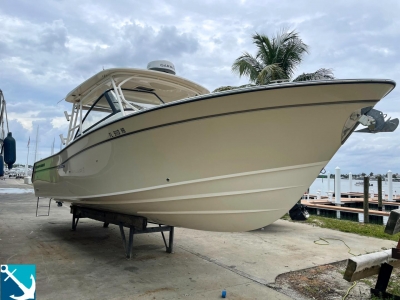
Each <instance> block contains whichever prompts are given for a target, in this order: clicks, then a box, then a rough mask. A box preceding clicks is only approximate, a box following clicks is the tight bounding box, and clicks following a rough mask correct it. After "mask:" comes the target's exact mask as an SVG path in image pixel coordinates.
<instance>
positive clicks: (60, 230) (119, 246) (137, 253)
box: [41, 221, 166, 259]
mask: <svg viewBox="0 0 400 300" xmlns="http://www.w3.org/2000/svg"><path fill="white" fill-rule="evenodd" d="M70 226H71V225H69V224H67V223H64V222H48V223H47V224H46V226H43V227H42V231H41V232H42V233H43V234H44V235H45V237H44V238H42V239H41V241H42V242H48V243H51V242H56V243H58V244H61V245H63V247H67V248H71V249H70V251H72V252H74V253H82V254H84V255H90V256H92V257H93V258H98V259H106V258H109V257H110V256H112V257H114V258H123V259H125V250H124V247H123V242H122V238H121V234H120V230H119V228H118V227H117V226H115V225H112V224H110V225H109V227H108V228H103V227H102V223H100V222H93V221H80V222H79V224H78V227H77V229H76V231H72V230H71V227H70ZM125 231H127V230H125ZM125 234H127V232H126V233H125ZM149 251H151V255H149ZM160 253H162V254H164V253H165V246H164V243H163V240H162V237H161V234H153V235H150V234H140V235H136V236H134V242H133V250H132V254H133V257H132V259H136V258H139V259H145V258H146V257H147V258H156V257H157V256H158V255H160ZM165 254H166V253H165Z"/></svg>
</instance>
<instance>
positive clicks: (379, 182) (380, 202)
mask: <svg viewBox="0 0 400 300" xmlns="http://www.w3.org/2000/svg"><path fill="white" fill-rule="evenodd" d="M378 210H379V211H382V176H378Z"/></svg>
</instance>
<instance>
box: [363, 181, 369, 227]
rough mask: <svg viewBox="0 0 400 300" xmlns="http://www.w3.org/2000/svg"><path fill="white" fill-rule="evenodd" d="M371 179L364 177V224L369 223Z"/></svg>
mask: <svg viewBox="0 0 400 300" xmlns="http://www.w3.org/2000/svg"><path fill="white" fill-rule="evenodd" d="M368 192H369V177H367V176H365V177H364V223H369V198H368V197H369V193H368Z"/></svg>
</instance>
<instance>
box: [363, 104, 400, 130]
mask: <svg viewBox="0 0 400 300" xmlns="http://www.w3.org/2000/svg"><path fill="white" fill-rule="evenodd" d="M368 109H369V108H368ZM363 110H364V109H363ZM363 110H361V113H362V116H361V117H360V119H359V120H358V122H360V123H361V124H362V125H364V126H367V128H363V129H360V130H357V131H355V132H365V133H378V132H393V131H395V130H396V128H397V126H399V119H397V118H396V119H391V118H389V119H387V120H386V121H385V118H386V115H384V114H383V113H382V112H381V111H379V110H376V109H373V108H371V109H369V110H368V111H366V112H364V111H363Z"/></svg>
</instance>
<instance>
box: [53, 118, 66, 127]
mask: <svg viewBox="0 0 400 300" xmlns="http://www.w3.org/2000/svg"><path fill="white" fill-rule="evenodd" d="M50 123H51V125H53V128H56V129H67V128H68V124H69V122H68V121H67V120H66V119H65V117H55V118H53V119H52V120H51V122H50Z"/></svg>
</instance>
